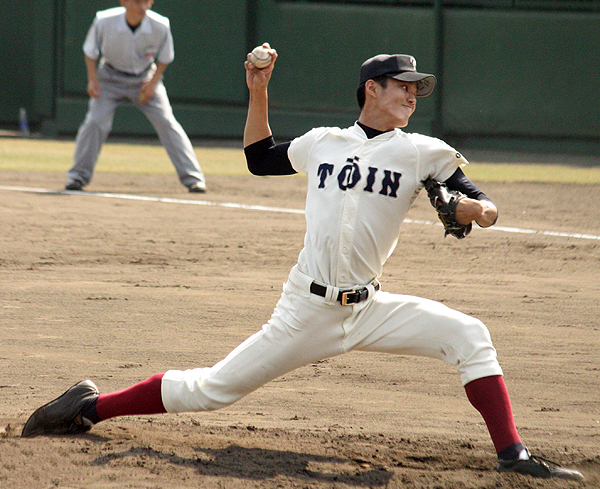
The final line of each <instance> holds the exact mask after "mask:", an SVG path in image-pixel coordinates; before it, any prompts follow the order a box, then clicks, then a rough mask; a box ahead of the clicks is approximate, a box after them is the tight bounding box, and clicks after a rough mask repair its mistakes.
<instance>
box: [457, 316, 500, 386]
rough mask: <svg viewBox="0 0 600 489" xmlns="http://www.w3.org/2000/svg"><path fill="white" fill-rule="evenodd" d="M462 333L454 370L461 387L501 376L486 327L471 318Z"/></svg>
mask: <svg viewBox="0 0 600 489" xmlns="http://www.w3.org/2000/svg"><path fill="white" fill-rule="evenodd" d="M462 333H463V334H462V346H461V348H460V355H459V357H458V358H457V364H456V368H457V370H458V372H459V373H460V376H461V381H462V383H463V385H466V384H468V383H469V382H471V381H472V380H475V379H478V378H480V377H488V376H492V375H502V369H501V368H500V364H499V363H498V359H497V356H496V349H495V348H494V345H493V343H492V338H491V335H490V332H489V330H488V329H487V327H486V326H485V325H484V324H483V323H482V322H481V321H479V320H478V319H475V318H472V321H470V322H469V324H468V325H466V327H465V328H464V330H463V332H462Z"/></svg>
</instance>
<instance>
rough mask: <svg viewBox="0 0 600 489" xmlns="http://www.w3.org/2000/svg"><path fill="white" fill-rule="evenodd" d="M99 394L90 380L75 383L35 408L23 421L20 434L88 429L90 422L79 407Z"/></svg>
mask: <svg viewBox="0 0 600 489" xmlns="http://www.w3.org/2000/svg"><path fill="white" fill-rule="evenodd" d="M99 395H100V392H99V391H98V388H97V387H96V384H94V383H93V382H92V381H91V380H84V381H82V382H79V383H78V384H75V385H74V386H73V387H71V388H70V389H68V390H67V391H66V392H65V393H64V394H63V395H61V396H60V397H57V398H56V399H54V400H53V401H50V402H49V403H47V404H44V405H43V406H42V407H40V408H38V409H36V410H35V412H34V413H33V414H32V415H31V416H30V417H29V419H28V420H27V423H25V427H24V428H23V431H22V432H21V436H22V437H31V436H38V435H53V434H54V435H65V434H73V433H84V432H86V431H89V429H90V428H91V427H92V423H90V422H89V421H88V420H86V419H85V418H82V416H81V409H82V408H83V406H85V404H86V403H87V402H88V401H90V400H93V399H96V398H97V397H98V396H99Z"/></svg>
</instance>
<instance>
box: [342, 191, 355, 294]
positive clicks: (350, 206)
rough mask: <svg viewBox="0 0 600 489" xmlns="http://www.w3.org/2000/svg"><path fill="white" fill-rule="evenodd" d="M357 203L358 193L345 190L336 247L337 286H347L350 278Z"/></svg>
mask: <svg viewBox="0 0 600 489" xmlns="http://www.w3.org/2000/svg"><path fill="white" fill-rule="evenodd" d="M358 201H359V197H358V192H356V190H354V189H353V188H349V189H346V195H345V196H344V206H343V208H342V219H341V226H340V241H339V247H338V276H337V280H338V283H339V284H347V283H348V281H349V280H350V277H351V255H352V253H351V250H352V245H353V243H354V238H355V236H354V234H355V229H354V221H355V219H356V213H357V210H358Z"/></svg>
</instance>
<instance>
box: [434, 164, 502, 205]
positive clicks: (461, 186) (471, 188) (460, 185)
mask: <svg viewBox="0 0 600 489" xmlns="http://www.w3.org/2000/svg"><path fill="white" fill-rule="evenodd" d="M444 183H445V184H446V187H448V188H449V189H450V190H458V191H459V192H462V193H463V194H465V195H466V196H467V197H469V198H470V199H474V200H489V201H490V202H491V200H490V199H489V198H488V197H487V196H486V195H485V194H484V193H483V192H482V191H481V190H479V189H478V188H477V185H475V184H474V183H473V182H472V181H471V180H469V179H468V178H467V176H466V175H465V174H464V172H463V171H462V170H461V169H460V168H457V169H456V171H455V172H454V173H453V174H452V176H451V177H450V178H449V179H448V180H446V181H445V182H444Z"/></svg>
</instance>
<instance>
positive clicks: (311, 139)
mask: <svg viewBox="0 0 600 489" xmlns="http://www.w3.org/2000/svg"><path fill="white" fill-rule="evenodd" d="M325 131H327V128H324V127H320V128H315V129H311V130H310V131H308V132H307V133H306V134H304V135H303V136H300V137H297V138H296V139H294V140H293V141H292V143H291V144H290V147H289V148H288V158H289V159H290V163H291V164H292V168H294V170H296V171H297V172H302V173H307V172H308V165H309V163H310V152H311V150H312V147H313V145H314V144H315V142H316V141H317V139H318V138H319V137H320V136H321V135H322V134H323V133H324V132H325Z"/></svg>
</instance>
